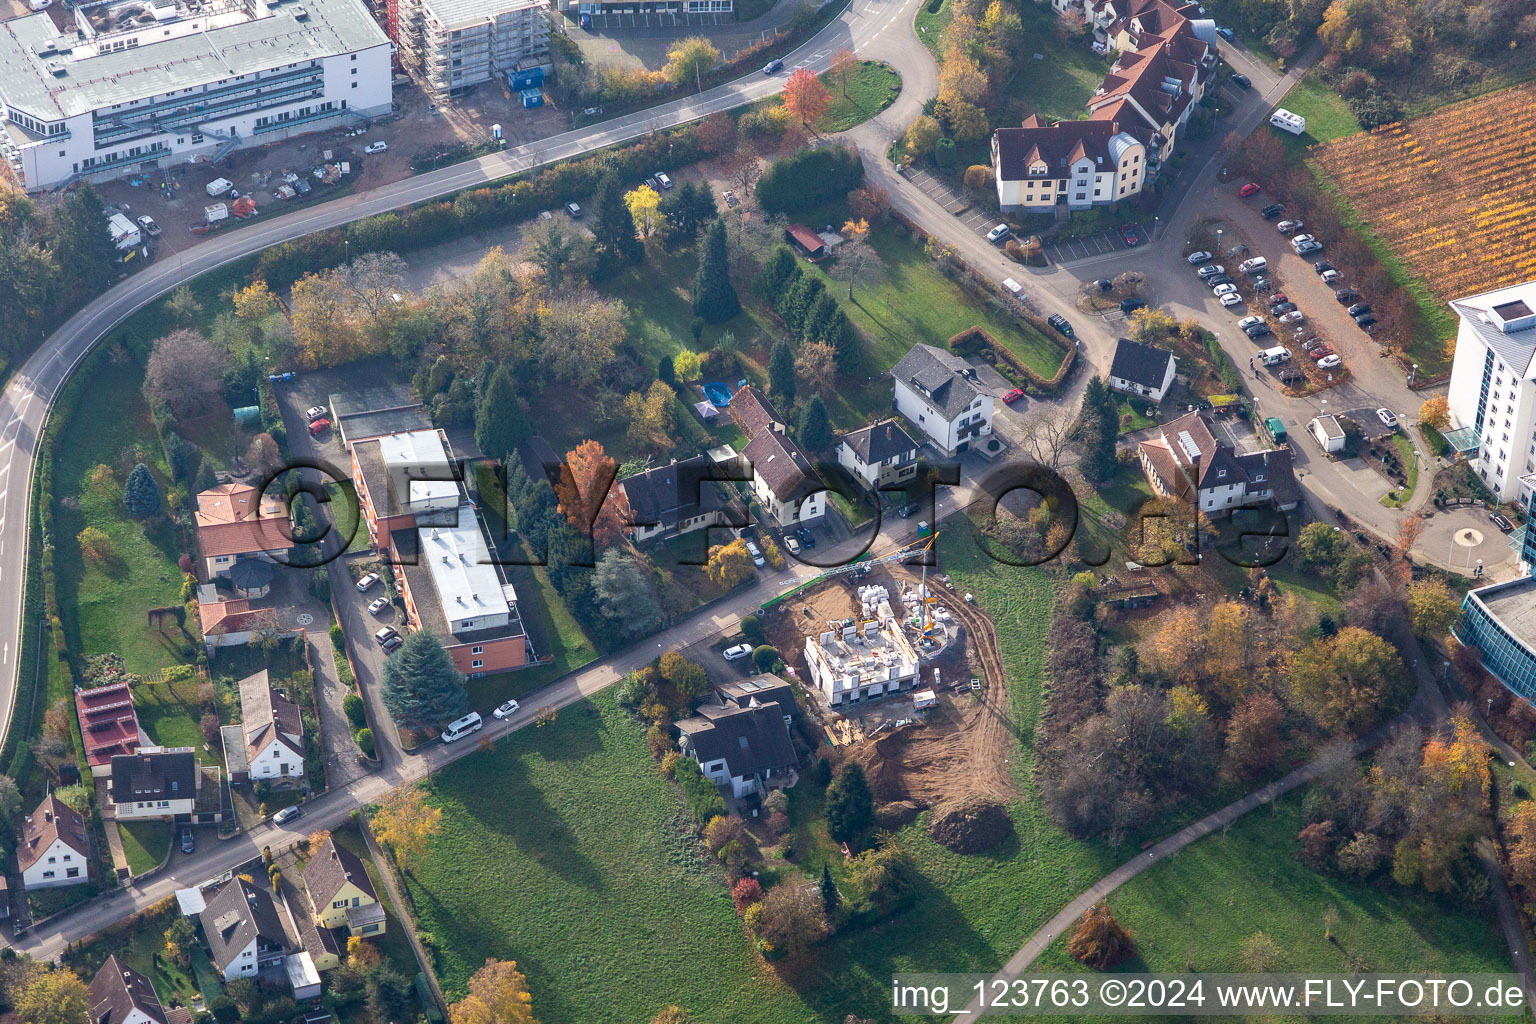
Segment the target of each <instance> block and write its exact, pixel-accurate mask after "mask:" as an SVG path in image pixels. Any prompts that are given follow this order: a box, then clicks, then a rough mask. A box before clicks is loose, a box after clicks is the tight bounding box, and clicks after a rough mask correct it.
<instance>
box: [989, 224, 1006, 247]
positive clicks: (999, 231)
mask: <svg viewBox="0 0 1536 1024" xmlns="http://www.w3.org/2000/svg"><path fill="white" fill-rule="evenodd" d="M1007 237H1008V225H1007V224H999V225H997V227H995V228H993V229H992V230H991V231H988V232H987V241H989V242H991V243H992V244H993V245H996V244H997V243H998V242H1001V241H1002V240H1003V239H1005V238H1007Z"/></svg>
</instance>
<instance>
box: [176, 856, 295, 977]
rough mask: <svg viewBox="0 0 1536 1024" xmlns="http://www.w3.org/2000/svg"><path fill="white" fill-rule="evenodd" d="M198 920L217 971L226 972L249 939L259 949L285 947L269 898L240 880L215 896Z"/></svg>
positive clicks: (236, 880)
mask: <svg viewBox="0 0 1536 1024" xmlns="http://www.w3.org/2000/svg"><path fill="white" fill-rule="evenodd" d="M198 920H199V921H201V922H202V925H203V934H204V935H205V936H206V937H207V939H208V950H209V953H210V954H212V956H213V962H214V964H215V965H217V967H218V968H219V970H220V971H224V970H226V969H228V967H229V965H230V964H231V963H233V962H234V959H235V958H236V957H238V956H239V955H240V954H241V953H242V952H243V951H244V950H245V947H246V946H248V945H250V943H251V940H252V939H258V940H259V942H258V943H257V944H258V945H268V946H281V947H283V948H284V949H286V948H287V947H288V936H287V934H286V933H285V932H284V931H283V924H282V922H281V921H280V920H279V919H278V916H277V904H275V903H273V902H272V894H271V893H269V892H267V890H266V889H265V888H262V887H259V886H256V885H253V884H251V883H250V882H247V881H246V880H245V879H243V878H239V877H236V878H234V879H231V880H230V881H229V882H228V883H226V884H225V886H224V888H222V889H220V890H219V891H218V892H217V893H215V894H214V896H213V899H211V900H209V901H208V905H207V906H206V907H204V908H203V912H202V913H201V914H199V915H198Z"/></svg>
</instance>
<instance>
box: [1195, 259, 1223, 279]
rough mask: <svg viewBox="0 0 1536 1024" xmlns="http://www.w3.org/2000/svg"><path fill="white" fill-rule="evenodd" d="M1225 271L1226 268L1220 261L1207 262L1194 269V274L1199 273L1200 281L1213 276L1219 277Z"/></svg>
mask: <svg viewBox="0 0 1536 1024" xmlns="http://www.w3.org/2000/svg"><path fill="white" fill-rule="evenodd" d="M1226 272H1227V268H1226V267H1224V266H1222V265H1221V264H1220V263H1207V264H1206V265H1205V266H1203V267H1201V268H1200V269H1199V270H1197V271H1195V273H1196V274H1198V275H1200V280H1202V281H1206V280H1209V279H1210V278H1213V277H1220V276H1221V275H1222V274H1225V273H1226Z"/></svg>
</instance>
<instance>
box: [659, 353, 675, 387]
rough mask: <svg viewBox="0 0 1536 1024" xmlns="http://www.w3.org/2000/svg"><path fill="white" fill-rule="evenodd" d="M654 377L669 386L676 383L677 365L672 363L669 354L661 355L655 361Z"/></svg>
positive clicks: (673, 385)
mask: <svg viewBox="0 0 1536 1024" xmlns="http://www.w3.org/2000/svg"><path fill="white" fill-rule="evenodd" d="M656 379H657V380H659V381H661V382H662V383H663V384H665V385H666V386H667V387H669V388H670V387H675V386H676V385H677V367H676V366H675V365H673V363H672V357H671V356H662V357H661V359H660V360H658V361H657V363H656Z"/></svg>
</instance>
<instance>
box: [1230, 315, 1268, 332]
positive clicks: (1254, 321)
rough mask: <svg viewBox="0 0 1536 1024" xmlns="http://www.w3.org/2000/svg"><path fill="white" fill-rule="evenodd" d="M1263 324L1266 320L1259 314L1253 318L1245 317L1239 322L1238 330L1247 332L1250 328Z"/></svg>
mask: <svg viewBox="0 0 1536 1024" xmlns="http://www.w3.org/2000/svg"><path fill="white" fill-rule="evenodd" d="M1262 323H1264V318H1263V317H1261V316H1259V315H1258V314H1254V315H1253V316H1245V317H1243V318H1242V319H1241V320H1239V321H1238V322H1237V328H1238V330H1240V331H1246V330H1247V329H1248V328H1250V327H1258V326H1259V325H1261V324H1262Z"/></svg>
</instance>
